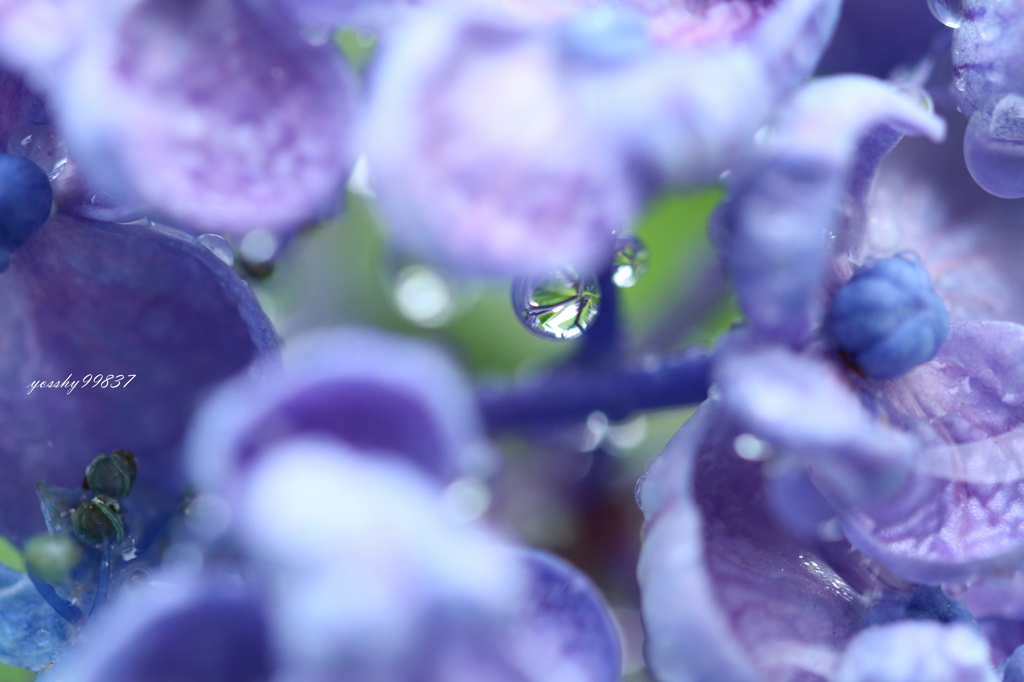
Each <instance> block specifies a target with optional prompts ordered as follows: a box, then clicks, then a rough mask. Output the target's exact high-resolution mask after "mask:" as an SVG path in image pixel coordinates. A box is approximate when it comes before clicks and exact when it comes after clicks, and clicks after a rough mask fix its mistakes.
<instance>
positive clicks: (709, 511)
mask: <svg viewBox="0 0 1024 682" xmlns="http://www.w3.org/2000/svg"><path fill="white" fill-rule="evenodd" d="M736 435H737V431H736V430H735V429H734V428H733V427H731V426H730V425H729V424H728V422H727V421H726V420H723V419H722V415H721V408H720V406H719V405H718V404H717V403H715V402H714V401H709V402H708V403H705V404H704V405H703V406H702V407H701V408H700V409H699V410H698V411H697V413H696V414H695V415H694V416H693V417H691V419H690V421H689V422H687V424H685V425H684V426H683V428H682V429H681V430H680V432H679V433H678V434H677V435H676V436H675V438H674V439H673V440H672V441H671V442H670V443H669V445H668V447H667V448H666V450H665V452H664V453H663V454H662V455H661V456H660V457H659V458H658V460H656V461H655V464H654V465H652V467H651V469H650V470H649V474H648V476H647V478H646V479H645V480H644V481H643V483H642V485H641V490H640V497H641V501H642V502H643V506H644V510H645V514H646V515H647V517H648V524H647V527H646V530H645V538H644V548H643V552H642V554H641V557H640V567H639V571H638V575H639V579H640V585H641V588H642V596H643V613H644V622H645V624H646V632H647V657H648V663H649V664H650V665H651V667H652V669H653V670H654V672H655V674H656V675H657V676H658V678H659V679H664V680H684V679H697V680H725V681H732V680H742V681H747V680H751V681H753V680H760V679H804V678H806V679H815V678H816V677H827V676H828V674H829V672H830V670H831V668H832V666H833V664H834V663H835V661H836V658H837V657H838V653H839V650H840V649H841V648H842V646H843V644H844V642H845V641H846V640H847V639H848V638H849V637H850V636H851V635H852V634H853V632H854V631H855V630H856V628H857V626H858V625H859V621H860V617H861V613H862V609H863V603H862V601H861V599H860V597H858V596H857V595H856V593H854V592H853V590H852V589H851V588H850V587H849V586H848V585H847V584H846V583H845V582H843V580H842V579H841V578H839V576H837V575H836V574H835V573H833V572H832V571H831V569H830V568H829V567H828V565H827V564H825V562H824V561H822V560H821V559H820V558H819V557H818V556H817V554H816V553H815V552H814V551H813V550H811V549H810V548H809V547H807V546H805V545H804V544H803V543H801V542H799V541H798V540H796V539H795V538H794V537H792V536H791V535H789V534H788V533H786V532H785V531H784V530H782V529H780V528H779V527H778V526H776V525H775V524H774V523H773V521H772V517H771V512H770V510H769V508H768V504H767V501H766V500H765V496H764V492H763V478H762V475H761V469H760V465H758V464H755V463H752V462H746V461H744V460H742V459H740V458H739V457H738V456H736V455H735V454H734V453H733V452H732V444H733V440H734V438H735V436H736ZM740 501H742V503H739V502H740Z"/></svg>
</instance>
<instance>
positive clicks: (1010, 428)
mask: <svg viewBox="0 0 1024 682" xmlns="http://www.w3.org/2000/svg"><path fill="white" fill-rule="evenodd" d="M1022 353H1024V327H1020V326H1018V325H1014V324H1011V323H1006V322H963V323H959V324H955V325H954V326H953V327H952V329H951V331H950V337H949V340H947V342H946V344H945V345H944V346H943V348H942V350H940V351H939V354H938V355H937V356H936V357H935V359H934V360H932V361H931V362H929V363H927V364H925V365H922V366H920V367H918V368H916V369H914V370H912V371H911V372H909V373H908V374H907V375H905V376H904V377H902V378H900V379H897V380H893V381H890V382H886V383H885V384H884V386H882V388H881V390H880V397H881V399H882V400H883V401H884V402H886V403H887V404H888V409H889V417H890V419H892V420H897V421H902V422H903V426H904V428H908V429H912V430H914V432H915V435H916V436H917V437H918V438H919V439H920V440H921V441H922V443H923V444H924V447H923V450H922V452H921V453H920V456H919V458H918V461H917V464H916V470H915V474H914V475H913V476H912V477H911V478H910V479H909V480H908V482H907V483H906V484H905V486H904V487H903V488H902V489H901V490H899V491H898V492H897V493H895V494H894V495H892V496H891V497H890V498H888V499H887V500H885V501H884V502H882V503H879V504H877V505H874V506H869V507H866V508H864V509H863V510H861V511H857V512H855V513H852V514H851V515H849V516H848V517H847V518H846V522H845V528H846V531H847V535H848V536H849V537H850V540H851V541H852V542H853V543H854V544H855V545H856V546H858V547H859V548H860V549H861V550H862V551H864V552H865V553H866V554H868V555H870V556H872V557H874V558H876V559H878V560H879V561H882V562H884V563H885V564H886V565H888V566H890V567H891V568H892V569H893V570H894V571H896V572H897V573H899V574H900V575H902V576H904V577H907V578H909V579H912V580H916V581H919V582H936V581H943V580H953V581H955V580H963V579H964V578H967V577H969V576H971V575H973V574H975V573H976V572H978V571H979V570H981V569H983V568H990V567H993V566H1006V565H1012V564H1014V563H1015V562H1016V561H1018V560H1019V559H1020V557H1021V556H1024V527H1022V524H1021V512H1020V509H1021V507H1022V504H1024V461H1022V457H1021V452H1022V443H1024V425H1022V420H1024V407H1022V405H1024V372H1022V369H1021V366H1020V360H1019V358H1020V357H1021V354H1022Z"/></svg>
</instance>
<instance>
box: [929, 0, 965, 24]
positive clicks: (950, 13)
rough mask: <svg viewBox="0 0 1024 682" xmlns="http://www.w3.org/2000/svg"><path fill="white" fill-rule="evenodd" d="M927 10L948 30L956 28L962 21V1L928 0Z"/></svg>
mask: <svg viewBox="0 0 1024 682" xmlns="http://www.w3.org/2000/svg"><path fill="white" fill-rule="evenodd" d="M928 9H930V10H931V11H932V14H933V15H934V16H935V18H936V19H938V20H939V21H941V22H942V23H944V24H945V25H946V26H949V27H950V28H957V27H958V26H960V24H961V22H963V20H964V4H963V1H962V0H928Z"/></svg>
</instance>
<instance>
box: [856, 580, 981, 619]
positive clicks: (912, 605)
mask: <svg viewBox="0 0 1024 682" xmlns="http://www.w3.org/2000/svg"><path fill="white" fill-rule="evenodd" d="M899 620H937V621H939V622H940V623H965V624H967V625H971V626H973V627H977V626H978V623H977V621H976V620H975V619H974V616H973V615H971V612H970V611H969V610H968V609H967V607H966V606H964V605H963V604H962V603H961V602H959V601H957V600H956V599H952V598H950V597H947V596H946V595H945V593H944V592H943V591H942V590H941V589H940V588H938V587H933V586H931V585H918V586H917V587H915V588H914V591H913V592H904V591H902V590H884V591H883V592H881V593H880V594H879V595H876V597H875V599H874V600H873V602H872V604H871V605H870V606H869V607H868V610H867V613H865V614H864V620H863V622H862V623H861V625H862V627H870V626H872V625H884V624H885V623H894V622H896V621H899Z"/></svg>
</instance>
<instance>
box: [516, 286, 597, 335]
mask: <svg viewBox="0 0 1024 682" xmlns="http://www.w3.org/2000/svg"><path fill="white" fill-rule="evenodd" d="M600 303H601V289H600V287H599V286H598V284H597V278H596V277H593V276H591V275H580V274H578V273H577V272H576V271H575V270H572V269H570V268H566V269H563V270H558V271H557V272H553V273H551V274H550V275H542V276H535V277H523V278H519V279H517V280H516V281H515V282H513V284H512V307H513V308H514V309H515V311H516V316H517V317H518V318H519V321H520V322H522V323H523V326H524V327H526V328H527V329H529V330H530V331H531V332H533V333H534V334H536V335H537V336H540V337H543V338H546V339H558V340H565V339H575V338H578V337H579V336H581V335H582V334H583V332H585V331H586V330H587V327H589V326H590V325H591V324H592V323H593V322H594V320H595V319H596V318H597V311H598V306H599V305H600Z"/></svg>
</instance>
